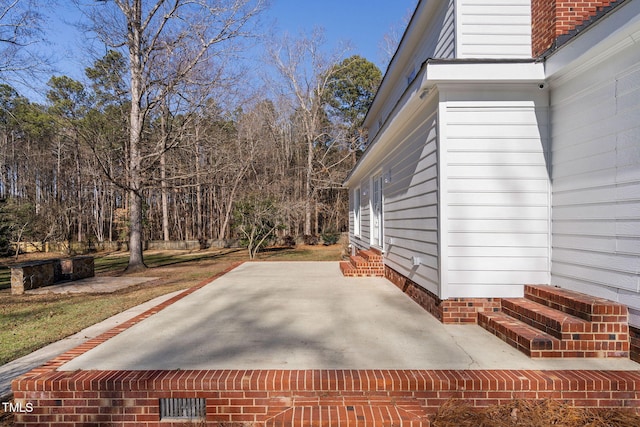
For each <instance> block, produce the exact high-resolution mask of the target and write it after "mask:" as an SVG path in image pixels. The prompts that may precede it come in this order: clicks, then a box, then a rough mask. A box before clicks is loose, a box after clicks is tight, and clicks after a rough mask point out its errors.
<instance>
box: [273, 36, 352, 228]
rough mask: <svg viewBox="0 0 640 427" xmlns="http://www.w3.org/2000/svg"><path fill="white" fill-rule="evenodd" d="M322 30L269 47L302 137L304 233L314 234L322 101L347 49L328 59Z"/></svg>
mask: <svg viewBox="0 0 640 427" xmlns="http://www.w3.org/2000/svg"><path fill="white" fill-rule="evenodd" d="M323 34H324V31H323V30H322V29H319V28H316V29H314V31H313V33H311V34H309V35H303V36H301V37H300V38H298V39H295V40H292V39H291V38H289V37H288V36H285V37H284V38H283V39H282V41H281V43H280V44H273V45H271V47H270V50H269V55H270V57H271V60H272V62H273V64H274V66H275V68H276V70H277V71H278V73H279V75H280V77H281V78H282V86H281V87H282V88H283V89H285V90H286V91H287V92H288V93H287V94H286V95H288V97H289V99H290V100H291V101H292V105H291V109H292V110H291V113H292V115H296V117H297V119H298V122H299V126H300V133H301V137H302V138H303V140H304V143H305V146H306V163H305V175H304V234H305V235H311V234H312V233H313V228H312V217H313V200H314V196H315V188H314V185H313V180H314V162H315V159H316V154H315V152H316V149H317V147H318V146H319V145H322V144H323V142H324V141H323V140H326V139H327V138H326V137H327V134H326V125H327V117H326V112H325V109H324V107H325V105H324V103H325V99H326V96H325V95H326V93H327V92H328V90H329V88H328V84H329V81H330V80H331V78H332V75H333V73H334V71H335V70H337V67H336V64H338V63H339V62H340V61H341V60H342V59H343V58H344V55H345V53H346V51H347V50H348V46H345V48H344V49H342V50H338V51H337V52H335V53H333V54H332V55H329V56H327V55H326V54H324V53H323V52H322V50H321V46H322V44H323V42H324V35H323ZM316 228H317V224H316Z"/></svg>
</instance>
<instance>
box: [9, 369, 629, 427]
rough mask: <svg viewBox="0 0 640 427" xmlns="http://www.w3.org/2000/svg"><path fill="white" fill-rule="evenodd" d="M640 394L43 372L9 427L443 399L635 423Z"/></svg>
mask: <svg viewBox="0 0 640 427" xmlns="http://www.w3.org/2000/svg"><path fill="white" fill-rule="evenodd" d="M639 390H640V372H637V371H629V372H609V371H607V372H602V371H487V370H478V371H413V370H368V371H356V370H321V371H316V370H292V371H282V370H216V371H76V372H57V371H50V372H47V373H41V374H39V375H35V376H34V375H32V376H30V377H27V378H25V379H22V380H20V381H17V382H16V383H15V384H14V397H15V401H16V402H17V403H21V404H22V406H23V407H25V406H26V404H27V403H31V405H33V408H34V410H33V412H32V413H29V414H17V416H16V425H18V426H35V425H41V426H42V425H51V426H53V425H55V426H60V427H62V426H72V425H74V423H78V424H79V423H102V424H101V425H106V423H119V424H118V425H132V426H133V425H138V426H157V425H158V423H159V421H160V413H159V411H160V410H159V399H160V398H186V397H193V398H195V397H198V398H205V399H206V420H207V422H208V423H213V425H215V423H223V422H225V423H251V424H248V425H264V423H268V421H269V419H270V418H273V417H276V416H278V415H279V414H281V413H283V412H285V411H287V410H288V409H290V408H294V407H300V406H302V407H309V408H313V407H323V406H324V407H331V406H334V407H335V406H343V405H345V404H349V403H351V404H353V403H354V402H359V403H360V404H362V405H367V406H369V407H374V408H375V407H376V405H380V406H390V405H393V402H394V401H396V402H397V401H405V402H411V401H412V402H415V403H416V404H417V405H419V407H420V408H421V409H422V411H423V414H424V415H431V414H434V413H435V412H436V410H437V409H438V408H439V407H440V406H441V405H442V404H444V403H445V402H447V401H448V400H450V399H459V400H463V401H466V402H469V403H471V404H472V405H473V406H476V407H485V406H489V405H495V404H501V403H506V402H508V401H510V400H513V399H555V400H561V401H565V402H567V403H569V404H570V405H572V406H575V407H588V408H607V407H623V408H632V409H634V410H635V411H636V412H637V413H640V411H639V410H640V396H639V395H638V394H639V393H640V391H639ZM120 423H122V424H120ZM181 423H184V421H182V422H181ZM181 423H178V422H177V423H175V424H174V423H166V422H163V423H162V425H167V426H169V425H180V424H181ZM182 425H184V424H182ZM425 425H428V424H425Z"/></svg>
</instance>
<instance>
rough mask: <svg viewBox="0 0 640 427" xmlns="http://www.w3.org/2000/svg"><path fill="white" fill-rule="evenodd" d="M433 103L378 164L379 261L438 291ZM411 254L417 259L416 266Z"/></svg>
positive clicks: (435, 151) (409, 126)
mask: <svg viewBox="0 0 640 427" xmlns="http://www.w3.org/2000/svg"><path fill="white" fill-rule="evenodd" d="M435 107H436V103H435V102H432V103H431V104H430V105H429V106H425V107H424V111H423V112H422V113H421V114H420V117H419V118H416V119H414V120H413V121H412V122H411V123H409V125H408V126H407V128H406V130H405V131H404V133H403V135H402V136H401V138H400V139H399V140H398V145H397V148H396V149H395V150H394V151H393V152H392V153H391V155H390V156H389V157H388V158H387V159H386V160H385V162H384V165H385V166H384V169H383V170H384V171H385V173H386V174H387V180H388V182H387V183H386V184H385V188H384V200H385V205H384V215H385V216H384V221H385V228H384V232H385V241H386V245H385V247H386V257H385V263H386V264H387V265H389V266H390V267H391V268H393V269H394V270H396V271H398V272H400V273H401V274H402V275H404V276H406V277H408V278H410V279H411V280H413V281H414V282H415V283H417V284H419V285H421V286H422V287H424V288H425V289H428V290H429V291H431V292H433V293H434V294H437V293H438V283H439V274H438V172H437V170H438V168H437V164H436V163H437V136H436V119H437V116H436V108H435ZM412 256H417V257H420V259H421V263H420V265H418V266H414V265H412V260H411V257H412Z"/></svg>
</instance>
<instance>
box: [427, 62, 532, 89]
mask: <svg viewBox="0 0 640 427" xmlns="http://www.w3.org/2000/svg"><path fill="white" fill-rule="evenodd" d="M544 80H545V74H544V65H543V64H542V63H541V62H476V61H469V62H467V61H442V62H440V61H434V62H428V63H427V71H426V73H425V74H424V80H423V82H422V87H423V88H424V89H427V88H429V87H431V86H434V85H437V84H441V83H532V82H540V83H543V82H544Z"/></svg>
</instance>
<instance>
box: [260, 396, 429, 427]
mask: <svg viewBox="0 0 640 427" xmlns="http://www.w3.org/2000/svg"><path fill="white" fill-rule="evenodd" d="M429 425H430V422H429V420H428V418H427V414H426V412H425V410H424V408H423V407H421V406H420V404H419V403H418V402H417V401H416V400H415V399H414V400H413V401H412V402H403V403H399V402H395V403H394V402H392V401H391V400H387V401H385V402H373V403H372V402H369V403H366V402H357V403H356V402H354V403H353V404H340V405H335V404H333V405H332V404H322V403H321V404H319V405H307V406H294V407H290V408H286V409H284V410H282V411H280V412H278V413H277V414H270V415H269V417H268V418H267V420H266V421H265V423H264V426H265V427H312V426H313V427H316V426H317V427H321V426H322V427H340V426H349V427H365V426H380V427H396V426H407V427H429Z"/></svg>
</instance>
